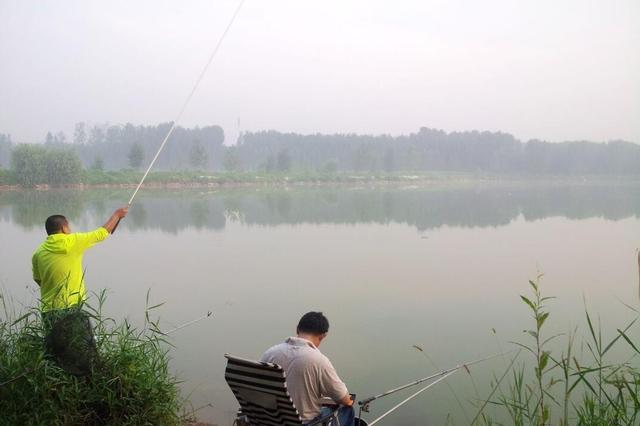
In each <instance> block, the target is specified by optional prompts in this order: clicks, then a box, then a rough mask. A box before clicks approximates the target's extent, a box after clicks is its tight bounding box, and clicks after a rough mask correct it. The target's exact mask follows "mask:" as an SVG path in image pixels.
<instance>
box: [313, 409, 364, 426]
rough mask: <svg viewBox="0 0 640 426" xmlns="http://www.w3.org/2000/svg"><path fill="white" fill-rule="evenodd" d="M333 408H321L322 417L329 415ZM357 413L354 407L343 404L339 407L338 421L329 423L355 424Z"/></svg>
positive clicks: (334, 425)
mask: <svg viewBox="0 0 640 426" xmlns="http://www.w3.org/2000/svg"><path fill="white" fill-rule="evenodd" d="M332 411H333V410H332V409H331V408H329V407H322V409H321V410H320V416H319V418H320V417H324V416H327V415H329V414H330V413H331V412H332ZM355 418H356V413H355V411H353V408H352V407H345V406H341V407H340V408H339V409H338V421H339V422H340V423H337V422H336V421H335V420H334V421H332V422H331V423H329V425H330V426H338V425H339V426H354V424H355Z"/></svg>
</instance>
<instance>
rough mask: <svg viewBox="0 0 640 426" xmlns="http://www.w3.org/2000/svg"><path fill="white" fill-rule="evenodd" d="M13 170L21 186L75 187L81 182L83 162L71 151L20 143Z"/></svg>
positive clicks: (14, 158) (12, 157) (12, 158)
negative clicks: (74, 185)
mask: <svg viewBox="0 0 640 426" xmlns="http://www.w3.org/2000/svg"><path fill="white" fill-rule="evenodd" d="M11 169H12V171H13V175H14V177H15V179H16V182H17V183H18V184H20V185H22V186H35V185H40V184H51V185H59V184H73V183H78V182H80V177H81V173H82V163H81V162H80V160H79V159H78V156H77V155H76V154H75V153H74V152H73V151H72V150H70V149H60V148H51V147H47V146H42V145H35V144H20V145H17V146H16V147H15V148H14V149H13V151H12V152H11Z"/></svg>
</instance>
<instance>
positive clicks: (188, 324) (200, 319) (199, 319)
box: [162, 311, 213, 336]
mask: <svg viewBox="0 0 640 426" xmlns="http://www.w3.org/2000/svg"><path fill="white" fill-rule="evenodd" d="M211 315H213V312H211V311H207V313H206V314H204V315H203V316H201V317H198V318H196V319H194V320H191V321H187V322H185V323H183V324H180V325H179V326H177V327H175V328H173V329H171V330H169V331H167V332H163V333H162V334H164V335H165V336H168V335H169V334H171V333H175V332H176V331H178V330H182V329H183V328H185V327H189V326H190V325H193V324H195V323H198V322H200V321H202V320H205V319H207V318H209V317H210V316H211Z"/></svg>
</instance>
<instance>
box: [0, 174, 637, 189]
mask: <svg viewBox="0 0 640 426" xmlns="http://www.w3.org/2000/svg"><path fill="white" fill-rule="evenodd" d="M203 178H205V177H203ZM206 178H208V179H207V180H204V181H203V180H192V181H184V180H167V181H151V182H146V183H144V184H143V185H142V187H141V189H173V190H175V189H214V190H215V189H246V188H283V189H286V188H290V187H330V186H336V187H354V186H363V185H366V186H393V185H411V186H420V187H427V186H465V185H478V184H482V185H485V184H486V185H490V184H564V185H585V184H591V185H593V184H621V183H622V184H634V183H638V184H640V179H638V178H635V177H621V176H572V177H568V176H535V177H531V176H477V175H466V176H465V175H442V176H437V175H436V176H424V175H401V176H366V175H344V176H336V177H334V178H318V177H309V178H305V179H300V178H290V177H288V176H283V177H273V176H267V177H262V176H255V177H253V178H250V179H246V180H226V179H224V177H219V176H206ZM137 186H138V184H137V183H131V182H120V183H75V184H68V185H49V184H41V185H35V186H33V187H24V186H21V185H16V184H0V193H3V192H21V191H55V190H76V191H90V190H97V189H123V190H124V189H126V190H131V189H135V188H136V187H137Z"/></svg>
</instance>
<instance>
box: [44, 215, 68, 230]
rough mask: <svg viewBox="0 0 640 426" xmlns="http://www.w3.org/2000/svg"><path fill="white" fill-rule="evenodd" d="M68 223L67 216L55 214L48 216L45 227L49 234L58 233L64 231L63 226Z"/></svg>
mask: <svg viewBox="0 0 640 426" xmlns="http://www.w3.org/2000/svg"><path fill="white" fill-rule="evenodd" d="M67 223H68V222H67V218H66V217H64V216H62V215H61V214H54V215H53V216H49V217H48V218H47V221H46V222H45V223H44V229H46V230H47V235H53V234H58V233H60V232H62V227H63V226H64V225H66V224H67Z"/></svg>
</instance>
